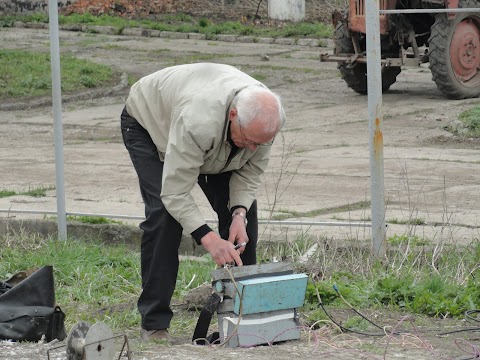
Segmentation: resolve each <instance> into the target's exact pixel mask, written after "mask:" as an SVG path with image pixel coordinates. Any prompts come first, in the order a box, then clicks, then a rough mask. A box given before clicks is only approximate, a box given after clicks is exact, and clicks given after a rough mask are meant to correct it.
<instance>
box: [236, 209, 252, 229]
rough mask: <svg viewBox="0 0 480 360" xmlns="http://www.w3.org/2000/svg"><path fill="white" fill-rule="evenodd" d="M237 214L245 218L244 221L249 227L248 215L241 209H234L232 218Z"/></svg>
mask: <svg viewBox="0 0 480 360" xmlns="http://www.w3.org/2000/svg"><path fill="white" fill-rule="evenodd" d="M235 215H238V216H240V217H241V218H243V222H244V223H245V227H247V224H248V220H247V217H246V216H245V214H244V213H243V212H240V211H234V212H233V213H232V219H233V218H234V217H235Z"/></svg>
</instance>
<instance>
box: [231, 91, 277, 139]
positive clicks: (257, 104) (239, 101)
mask: <svg viewBox="0 0 480 360" xmlns="http://www.w3.org/2000/svg"><path fill="white" fill-rule="evenodd" d="M272 100H273V101H272ZM232 105H233V106H235V108H236V109H237V114H238V119H239V121H240V122H241V124H242V125H243V126H247V125H248V124H249V123H250V122H251V121H252V120H254V119H259V120H260V121H261V123H262V124H263V126H264V128H265V131H267V132H275V131H278V130H279V129H280V128H281V127H282V126H283V124H284V123H285V113H284V110H283V107H282V103H281V100H280V96H278V95H277V94H275V93H273V92H272V91H270V90H268V89H267V88H264V87H262V86H258V85H251V86H248V87H246V88H244V89H242V90H241V91H240V92H239V93H238V94H237V95H236V96H235V98H234V100H233V103H232Z"/></svg>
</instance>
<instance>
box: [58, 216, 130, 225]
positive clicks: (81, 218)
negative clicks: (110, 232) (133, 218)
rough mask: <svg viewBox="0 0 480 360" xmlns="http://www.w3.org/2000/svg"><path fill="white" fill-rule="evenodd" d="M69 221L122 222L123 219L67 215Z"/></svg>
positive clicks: (85, 222)
mask: <svg viewBox="0 0 480 360" xmlns="http://www.w3.org/2000/svg"><path fill="white" fill-rule="evenodd" d="M67 221H78V222H81V223H84V224H121V223H122V222H121V221H117V220H112V219H107V218H106V217H103V216H70V215H69V216H67Z"/></svg>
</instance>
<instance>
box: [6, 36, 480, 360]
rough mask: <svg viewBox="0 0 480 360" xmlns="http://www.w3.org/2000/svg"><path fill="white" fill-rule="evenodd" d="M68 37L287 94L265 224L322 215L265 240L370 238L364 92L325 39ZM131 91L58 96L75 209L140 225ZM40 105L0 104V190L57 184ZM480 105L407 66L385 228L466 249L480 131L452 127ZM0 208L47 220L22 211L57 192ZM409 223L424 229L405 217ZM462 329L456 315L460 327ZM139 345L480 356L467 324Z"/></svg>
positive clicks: (46, 109)
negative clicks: (223, 344)
mask: <svg viewBox="0 0 480 360" xmlns="http://www.w3.org/2000/svg"><path fill="white" fill-rule="evenodd" d="M0 39H1V43H2V47H4V48H16V49H30V50H37V51H45V52H48V51H49V33H48V30H41V29H37V30H33V29H18V28H17V29H5V28H1V29H0ZM60 44H61V51H62V52H65V53H71V54H75V55H76V56H78V57H81V58H85V59H89V60H92V61H95V62H99V63H103V64H108V65H111V66H113V67H114V68H115V69H116V70H117V71H118V73H119V74H121V73H127V74H129V75H130V76H133V77H136V78H139V77H141V76H143V75H146V74H148V73H150V72H153V71H156V70H158V69H161V68H163V67H165V66H169V65H174V64H180V63H185V62H198V61H210V62H220V63H227V64H231V65H235V66H237V67H239V68H241V69H242V70H244V71H245V72H247V73H249V74H251V75H253V76H254V77H256V78H258V79H261V80H262V81H263V82H264V83H265V84H266V85H268V86H269V87H270V88H271V89H272V90H273V91H275V92H277V93H279V94H280V95H281V97H282V99H283V102H284V106H285V109H286V113H287V116H288V122H287V124H286V126H285V129H284V130H283V132H282V135H281V136H279V137H278V139H277V140H276V142H275V145H274V148H273V154H272V158H271V162H270V165H269V169H268V172H267V174H266V175H265V179H264V185H263V186H262V188H261V189H260V191H259V193H258V199H259V203H260V217H261V218H262V219H267V218H268V217H269V215H270V212H271V211H272V208H273V215H277V216H280V215H281V216H285V217H288V219H289V220H292V221H303V222H315V223H314V224H309V225H292V224H290V225H285V224H284V225H272V224H266V225H265V224H263V225H262V229H261V234H262V238H261V240H272V239H273V240H285V239H290V240H291V239H293V238H294V237H295V236H297V235H299V234H308V235H312V236H313V235H315V236H327V237H329V238H330V239H333V240H334V241H336V240H338V241H342V240H344V239H346V238H350V239H352V238H353V239H358V241H369V240H370V237H371V235H370V231H369V228H368V227H358V226H353V225H351V224H350V225H349V223H350V222H355V223H357V222H366V223H368V222H369V221H370V217H371V214H370V211H371V210H370V207H369V206H368V201H369V199H370V196H371V195H370V194H371V190H370V182H369V180H370V169H369V132H368V112H367V97H364V96H360V95H357V94H356V93H354V92H353V91H352V90H350V89H349V88H348V87H347V86H346V85H345V83H344V82H343V81H342V80H341V78H340V77H339V74H338V72H337V70H336V64H334V63H320V62H319V60H318V58H319V53H320V52H323V51H331V50H332V49H331V48H318V47H310V46H298V45H294V46H291V45H290V46H289V45H279V44H259V43H243V42H234V43H232V42H221V41H205V40H192V39H165V38H141V37H128V36H115V35H102V34H87V33H81V32H64V31H61V32H60ZM267 59H268V60H267ZM127 92H128V88H127V87H123V89H121V90H119V91H116V92H113V93H112V92H109V91H105V92H103V93H102V92H97V93H96V95H95V96H93V98H90V99H88V96H84V95H82V96H78V97H77V99H76V97H75V96H72V95H71V94H64V95H65V97H64V103H63V105H64V111H63V130H64V133H63V136H64V153H65V187H66V204H67V211H68V212H75V213H94V214H113V215H128V216H131V217H136V218H134V219H130V220H124V221H128V222H130V223H132V224H138V222H139V220H138V217H141V216H142V214H143V204H142V201H141V198H140V195H139V192H138V188H137V180H136V177H135V173H134V170H133V168H132V166H131V163H130V160H129V158H128V154H127V152H126V150H125V148H124V146H123V144H122V141H121V134H120V129H119V116H120V112H121V110H122V107H123V102H124V100H125V97H126V94H127ZM102 94H103V95H105V96H102ZM86 98H87V99H86ZM35 104H38V102H36V101H33V100H32V101H27V102H24V103H17V104H13V103H12V102H10V101H9V102H6V101H5V100H2V102H1V103H0V109H2V110H1V111H0V119H1V120H0V149H1V155H0V168H1V169H2V171H1V172H0V188H1V189H9V190H17V191H23V190H27V189H29V188H35V187H39V186H46V187H54V186H55V162H54V147H53V139H54V134H53V120H52V116H51V107H50V106H48V105H47V106H37V105H35ZM479 104H480V101H479V100H478V99H469V100H461V101H452V100H447V99H445V98H444V96H443V95H442V93H441V92H440V91H439V90H437V88H436V86H435V83H434V82H433V81H432V80H431V74H430V71H429V70H428V68H426V67H421V68H414V69H403V71H402V73H401V74H400V75H399V76H398V81H397V83H395V84H394V85H393V86H392V88H391V90H390V91H389V92H388V93H386V94H384V95H383V113H384V118H383V120H384V121H383V139H384V146H385V147H384V157H385V160H384V167H385V199H386V202H387V211H386V222H387V223H388V230H387V236H393V235H395V234H396V235H403V234H408V235H416V236H418V237H426V238H427V239H429V240H431V241H432V242H435V243H438V242H458V243H463V244H468V243H470V242H471V241H473V240H475V239H478V238H479V226H480V223H479V222H480V221H479V219H480V216H479V215H480V208H479V207H478V204H479V203H480V187H479V186H478V184H479V183H480V161H479V159H480V140H479V139H470V138H462V137H459V136H457V135H454V134H452V133H451V132H449V131H447V128H448V126H450V124H451V123H452V122H453V121H454V120H455V119H457V117H458V114H460V113H461V112H462V111H464V110H467V109H469V108H472V107H473V106H474V105H479ZM195 197H196V199H197V201H198V203H199V205H200V207H201V209H202V211H203V213H204V215H205V217H206V218H207V219H214V217H215V216H214V214H213V212H212V211H211V209H210V208H209V206H208V204H207V201H206V200H205V199H204V197H203V196H202V195H201V194H200V192H199V191H198V190H196V191H195ZM365 203H367V205H365ZM0 209H1V210H2V213H0V215H1V216H2V217H7V216H8V217H11V218H14V219H22V218H33V217H42V215H32V214H20V213H15V211H17V210H24V211H26V210H28V211H29V210H37V211H55V209H56V198H55V190H50V191H48V193H47V196H46V197H42V198H31V197H28V196H13V197H7V198H2V199H0ZM411 219H420V220H422V222H423V224H422V225H415V226H411V225H405V223H407V222H408V220H411ZM339 222H341V223H342V224H341V225H338V223H339ZM333 223H335V224H336V225H335V226H330V225H334V224H333ZM327 225H329V226H327ZM397 321H399V319H397ZM428 325H433V324H428ZM465 325H466V324H464V323H463V322H457V323H455V324H454V325H453V327H459V326H465ZM442 326H444V325H442ZM132 343H134V344H136V345H135V349H136V351H135V352H134V356H133V358H134V359H139V360H140V359H141V360H153V359H167V358H168V359H180V358H181V359H185V358H187V359H209V358H211V357H222V358H224V359H233V358H237V357H242V358H247V359H250V358H251V359H270V358H277V359H287V358H288V359H292V358H294V359H297V358H304V359H314V358H319V357H322V358H324V359H339V358H341V359H381V358H388V359H394V358H395V359H431V358H439V359H458V358H462V357H463V358H468V357H472V356H473V355H475V354H478V345H479V343H480V340H479V335H478V333H473V332H469V333H466V334H465V333H460V335H459V337H458V338H457V337H456V336H448V337H445V338H443V337H442V338H440V337H437V336H435V335H432V334H429V333H422V334H421V335H418V334H415V333H414V334H413V335H412V334H411V335H409V336H402V337H394V338H390V337H381V338H380V339H376V338H371V337H356V336H355V337H352V336H351V335H348V336H347V335H342V336H339V335H338V334H325V333H321V332H318V331H305V332H304V333H303V335H302V339H301V340H300V341H295V342H288V343H286V344H282V345H278V346H274V347H268V346H266V347H257V348H254V349H222V348H215V347H201V348H200V347H193V346H191V345H186V344H184V345H177V346H171V347H169V346H158V347H155V346H154V347H142V346H139V345H138V338H136V337H135V336H133V338H132ZM49 346H51V344H47V345H36V344H29V345H19V344H11V343H0V353H1V354H7V357H6V358H7V359H10V358H11V359H13V358H15V359H28V360H30V359H39V358H46V357H47V354H46V350H47V349H48V348H49ZM475 346H476V348H475ZM475 351H476V352H475ZM472 354H473V355H472ZM2 357H3V355H2ZM59 358H61V357H59Z"/></svg>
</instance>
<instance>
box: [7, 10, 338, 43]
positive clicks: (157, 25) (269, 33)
mask: <svg viewBox="0 0 480 360" xmlns="http://www.w3.org/2000/svg"><path fill="white" fill-rule="evenodd" d="M15 21H23V22H38V23H48V16H47V15H46V14H35V15H23V16H1V17H0V27H2V26H4V27H7V26H12V25H13V23H14V22H15ZM58 21H59V24H60V25H75V24H82V25H96V26H113V27H115V28H117V30H118V32H119V33H121V31H122V30H123V29H125V28H128V27H142V28H146V29H152V30H160V31H175V32H188V33H190V32H191V33H200V34H205V35H206V36H207V38H213V37H214V36H215V35H218V34H232V35H249V36H255V37H294V38H302V37H309V38H331V37H332V34H333V27H332V26H331V25H330V24H324V23H321V22H299V23H295V24H287V25H285V26H283V27H281V28H278V27H267V26H261V25H252V24H242V23H241V22H238V21H219V22H214V21H212V20H209V19H205V18H199V19H195V18H193V17H192V16H189V15H186V14H174V15H163V16H159V17H158V18H157V19H155V20H128V19H124V18H122V17H116V16H110V15H101V16H93V15H90V14H88V13H85V14H71V15H68V16H64V15H61V16H59V20H58Z"/></svg>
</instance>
